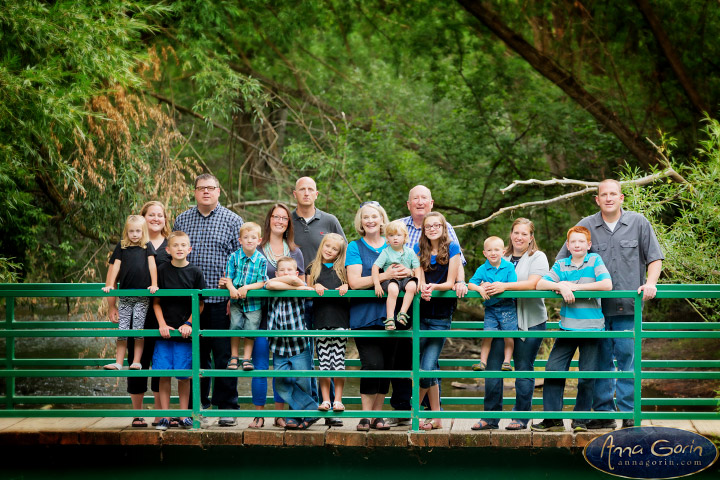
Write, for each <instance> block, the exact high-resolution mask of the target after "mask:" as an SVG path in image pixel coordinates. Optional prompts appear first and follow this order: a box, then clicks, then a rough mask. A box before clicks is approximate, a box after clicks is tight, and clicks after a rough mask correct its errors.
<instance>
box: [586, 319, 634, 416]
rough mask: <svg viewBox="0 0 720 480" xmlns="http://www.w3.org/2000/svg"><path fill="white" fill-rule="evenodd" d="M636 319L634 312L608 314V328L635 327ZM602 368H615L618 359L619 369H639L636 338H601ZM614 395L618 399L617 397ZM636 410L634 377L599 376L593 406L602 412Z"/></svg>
mask: <svg viewBox="0 0 720 480" xmlns="http://www.w3.org/2000/svg"><path fill="white" fill-rule="evenodd" d="M634 327H635V320H634V318H633V316H632V315H618V316H615V317H605V330H607V331H620V330H632V329H633V328H634ZM598 342H599V343H600V346H599V347H598V370H600V371H603V372H613V371H615V365H614V363H613V359H614V360H617V369H618V370H621V371H623V372H632V371H633V370H634V368H635V346H634V344H633V339H632V338H601V339H599V340H598ZM613 396H616V397H617V399H616V400H613ZM616 403H617V410H619V411H621V412H632V411H633V406H634V405H635V402H634V397H633V379H632V378H620V379H615V378H598V379H597V380H595V396H594V398H593V409H594V410H596V411H598V412H614V411H615V410H616V408H615V405H616Z"/></svg>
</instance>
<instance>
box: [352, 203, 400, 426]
mask: <svg viewBox="0 0 720 480" xmlns="http://www.w3.org/2000/svg"><path fill="white" fill-rule="evenodd" d="M388 223H389V221H388V216H387V213H385V209H384V208H383V207H382V206H381V205H380V204H379V203H378V202H365V203H363V204H362V205H361V206H360V208H359V209H358V211H357V214H356V215H355V222H354V224H355V230H356V231H357V232H358V234H359V235H360V239H358V240H355V241H353V242H350V243H349V244H348V248H347V255H346V259H345V266H346V267H347V277H348V284H349V285H350V288H352V289H353V290H366V289H371V288H373V287H374V284H373V278H372V267H373V264H374V263H375V260H377V258H378V257H379V256H380V252H382V251H383V250H384V249H385V247H386V246H387V244H386V243H385V238H384V237H383V235H384V234H385V226H386V225H387V224H388ZM404 275H405V269H404V267H403V268H395V266H393V267H390V268H388V270H387V271H385V272H382V273H380V281H385V280H390V279H399V278H402V277H403V276H404ZM385 316H386V313H385V301H384V300H383V299H377V298H367V299H365V298H354V299H352V301H351V303H350V329H351V330H377V331H382V332H384V331H385V324H384V320H385ZM355 345H356V346H357V349H358V354H359V355H360V364H361V365H362V369H363V370H389V369H391V368H392V365H393V357H394V354H395V340H394V339H392V338H378V337H365V338H363V337H356V338H355ZM388 390H390V379H389V378H361V379H360V399H361V403H362V409H363V410H382V408H383V403H384V402H385V396H386V395H387V393H388ZM371 428H374V429H378V430H388V429H389V428H390V426H389V425H388V424H387V423H386V422H385V419H384V418H374V419H372V420H370V419H368V418H363V419H361V420H360V422H359V423H358V425H357V429H358V430H359V431H368V430H369V429H371Z"/></svg>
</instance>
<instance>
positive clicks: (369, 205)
mask: <svg viewBox="0 0 720 480" xmlns="http://www.w3.org/2000/svg"><path fill="white" fill-rule="evenodd" d="M366 208H371V209H373V210H375V211H376V212H378V213H379V214H380V218H382V223H381V224H380V235H385V227H386V226H387V224H388V223H390V219H388V216H387V212H385V209H384V208H383V207H382V205H380V204H379V203H378V202H365V203H363V204H362V205H360V208H359V209H358V211H357V213H356V214H355V221H354V222H353V225H354V226H355V231H356V232H357V233H358V234H359V235H360V236H361V237H364V236H365V229H364V228H363V226H362V211H363V210H364V209H366Z"/></svg>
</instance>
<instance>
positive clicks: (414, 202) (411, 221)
mask: <svg viewBox="0 0 720 480" xmlns="http://www.w3.org/2000/svg"><path fill="white" fill-rule="evenodd" d="M433 205H434V201H433V198H432V193H431V192H430V189H429V188H427V187H426V186H424V185H416V186H414V187H413V188H411V189H410V192H409V193H408V200H407V206H408V210H410V216H408V217H404V218H402V219H401V220H402V221H403V222H404V223H405V225H406V226H407V229H408V241H407V246H408V247H410V248H412V247H413V246H415V245H416V244H417V243H418V242H419V241H420V235H421V234H422V229H423V220H424V219H425V215H427V214H428V213H430V212H431V211H432V209H433ZM447 232H448V235H449V236H450V241H452V242H457V243H458V244H460V242H458V238H457V235H456V234H455V230H453V228H452V225H450V224H449V223H448V224H447ZM460 256H461V258H462V264H463V265H465V263H466V261H465V256H464V255H463V254H462V251H461V252H460ZM408 274H409V275H411V274H410V273H408ZM453 290H455V292H456V293H457V296H458V297H460V298H462V297H463V296H465V294H466V293H467V284H466V283H465V269H464V268H463V267H462V266H461V267H460V269H459V271H458V276H457V279H456V282H455V288H454V289H453ZM408 328H411V327H410V326H409V325H408ZM395 360H396V361H395V365H394V368H395V369H396V370H409V369H411V368H412V341H410V340H409V339H408V340H398V346H397V351H396V352H395ZM438 368H439V367H438ZM411 397H412V382H411V381H410V380H409V379H407V378H394V379H392V397H391V398H390V405H391V406H392V407H393V408H394V409H395V410H409V409H410V398H411ZM408 420H409V419H406V418H393V419H390V425H391V426H401V425H406V424H407V423H408Z"/></svg>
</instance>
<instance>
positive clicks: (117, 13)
mask: <svg viewBox="0 0 720 480" xmlns="http://www.w3.org/2000/svg"><path fill="white" fill-rule="evenodd" d="M690 7H692V8H690ZM653 14H654V16H653ZM658 18H659V19H660V20H659V21H658ZM668 18H673V19H674V20H673V22H669V21H667V20H666V19H668ZM0 26H1V27H2V28H1V29H0V32H1V33H0V48H1V49H2V52H3V56H2V57H1V58H0V193H2V195H1V196H0V202H2V205H0V225H2V228H3V230H4V231H8V232H11V233H10V234H8V235H5V236H4V237H3V238H2V239H0V254H2V255H4V256H5V257H8V258H14V259H15V260H14V261H15V262H16V263H19V264H21V265H22V270H21V272H22V274H23V275H24V276H25V278H31V279H34V280H37V279H48V280H54V281H60V280H65V279H74V280H77V279H80V278H90V277H92V276H93V275H96V274H97V273H98V272H97V271H95V270H94V269H93V265H95V263H94V262H93V261H89V260H88V259H92V258H97V259H100V260H102V259H103V256H102V255H99V256H98V255H97V254H98V253H104V252H105V251H106V250H107V241H108V240H109V239H112V238H113V237H114V236H116V235H117V234H118V232H119V229H120V226H121V225H122V221H123V219H124V217H125V216H126V215H127V214H129V213H131V212H135V211H136V210H137V208H138V206H139V205H140V204H142V203H143V202H144V201H145V200H148V199H154V198H157V199H160V200H163V201H165V202H166V203H168V204H169V205H170V206H171V212H172V213H177V212H178V211H180V210H181V209H183V208H185V207H186V206H187V205H188V202H189V201H190V200H191V197H190V195H189V193H190V189H189V188H187V185H188V183H189V180H190V179H191V177H192V176H193V175H194V174H195V173H197V172H198V171H200V170H204V171H211V172H213V173H215V174H216V175H217V176H218V177H219V178H220V180H221V183H222V188H223V196H222V197H221V201H223V202H225V203H226V204H228V205H230V206H232V208H234V209H235V210H236V211H238V213H240V214H241V215H242V216H243V217H245V218H247V219H252V220H258V219H260V218H262V217H263V216H264V214H265V211H266V208H267V203H263V201H267V202H271V201H276V200H284V201H291V200H292V196H291V194H290V191H291V189H292V184H293V181H294V179H295V178H297V177H298V176H301V175H311V176H313V177H314V178H316V180H317V181H318V184H319V189H320V192H321V197H320V199H319V206H320V207H321V208H323V209H326V210H330V211H332V212H333V213H335V214H337V215H338V217H339V218H340V220H341V222H342V223H343V225H344V226H345V227H346V231H348V232H352V228H351V224H352V217H353V214H354V212H355V210H356V209H357V207H358V205H359V203H360V202H361V201H364V200H368V199H374V200H378V201H380V202H381V203H382V204H383V205H385V206H386V207H387V209H388V211H389V213H390V216H391V217H399V216H403V215H406V214H407V211H406V208H405V201H406V195H407V191H408V190H409V189H410V188H411V187H412V186H414V185H415V184H418V183H422V184H426V185H427V186H428V187H430V188H431V189H432V191H433V195H434V197H435V201H436V204H435V209H436V210H439V211H441V212H443V213H445V214H446V215H447V216H448V218H449V220H450V221H451V222H452V223H455V224H459V223H465V222H470V221H473V220H477V219H479V218H484V217H486V216H488V215H490V214H491V213H492V212H494V211H496V210H498V209H499V208H501V207H503V206H507V205H511V204H516V203H520V202H527V201H533V200H541V199H543V198H546V197H548V196H553V195H555V194H556V193H560V192H561V190H560V188H559V187H557V188H548V189H544V190H540V189H523V190H521V189H517V190H513V191H510V192H508V193H506V194H503V193H501V192H500V188H502V187H504V186H505V185H507V184H509V183H510V182H512V181H513V180H516V179H521V180H522V179H529V178H550V177H571V178H580V179H585V180H600V179H602V178H605V177H613V176H617V175H618V174H620V173H621V172H623V171H627V170H624V169H626V168H630V169H631V170H630V171H631V172H633V174H637V175H645V174H647V173H649V170H651V169H652V168H654V167H653V166H655V165H657V164H658V163H657V162H658V156H657V155H656V154H655V153H654V149H652V146H651V145H650V144H649V143H648V142H647V141H646V137H650V138H657V137H658V136H659V134H658V131H663V132H667V135H669V136H672V137H674V138H676V139H677V140H676V142H675V146H674V152H675V153H674V155H675V157H674V158H675V162H676V163H677V164H679V165H686V166H687V168H690V169H691V170H692V169H694V168H696V167H697V168H698V169H700V170H698V171H702V168H701V167H703V166H704V165H705V164H706V163H708V164H709V160H708V157H707V156H705V155H700V156H698V157H697V158H695V159H691V157H692V155H693V153H694V152H695V150H696V149H697V148H698V147H701V144H700V143H699V142H698V135H697V132H698V129H699V126H700V120H701V118H702V113H701V111H702V110H703V108H704V107H706V108H707V111H708V114H709V115H710V116H711V117H712V116H714V113H716V111H717V106H718V101H719V99H720V85H719V84H718V82H717V78H716V75H714V72H715V71H716V70H717V64H716V58H717V55H716V54H717V53H718V52H717V48H718V46H717V44H716V42H714V41H713V40H714V38H716V37H717V35H718V33H720V31H719V30H720V12H718V9H716V8H712V2H711V1H710V0H704V1H700V2H672V1H670V0H652V1H651V2H648V1H647V0H636V1H635V2H625V3H622V2H620V3H618V2H609V3H608V2H601V1H599V0H586V1H583V2H561V1H549V2H548V1H539V0H514V1H512V2H505V1H503V2H499V1H497V2H483V3H478V2H470V1H464V0H462V1H458V2H431V1H429V0H417V1H414V2H398V1H395V0H389V1H388V0H384V1H375V0H371V1H360V0H350V1H342V2H341V1H338V0H308V1H304V2H290V1H287V0H273V1H271V2H267V1H259V0H249V1H244V2H235V1H230V0H225V1H210V0H179V1H176V2H172V3H166V2H160V1H155V0H135V1H133V2H126V1H120V0H111V1H108V2H91V1H78V2H69V1H61V2H54V3H47V2H39V1H30V0H20V1H17V2H5V4H3V7H2V8H0ZM500 27H502V28H500ZM503 29H504V30H503ZM502 32H505V33H504V34H503V33H502ZM688 32H692V33H693V35H688V34H687V33H688ZM511 39H515V40H517V41H516V42H513V41H510V40H511ZM520 40H522V42H520ZM550 67H552V68H550ZM683 72H684V74H683ZM551 73H552V74H551ZM563 79H565V80H563ZM566 80H567V81H566ZM570 81H572V84H573V85H574V87H573V88H572V89H568V85H569V82H570ZM700 107H703V108H700ZM598 109H600V110H602V111H603V112H606V113H604V114H603V115H599V114H598V112H599V111H600V110H598ZM618 132H626V133H625V134H623V135H624V136H623V135H620V134H619V133H618ZM639 152H640V153H642V154H640V153H639ZM626 166H627V167H626ZM678 168H679V167H678ZM686 173H687V174H688V176H691V175H689V173H690V172H686ZM693 178H694V177H693ZM658 188H660V187H659V186H658ZM668 188H669V187H668ZM258 204H259V206H258ZM678 205H683V206H684V207H687V208H690V209H694V207H689V206H688V205H687V204H685V203H682V204H680V203H678ZM637 207H638V208H641V207H642V208H644V207H645V206H644V205H639V204H638V205H637ZM593 208H594V207H593V204H592V202H591V200H590V199H589V198H583V199H581V200H578V201H573V202H568V203H565V204H562V205H559V206H553V207H548V208H543V209H539V208H536V209H528V210H522V211H517V214H518V215H524V216H529V217H531V218H533V220H535V222H536V224H537V226H538V232H537V236H538V239H539V241H540V243H541V245H543V246H546V248H547V249H548V250H549V251H553V250H556V249H557V248H558V247H559V244H560V243H561V242H562V240H561V239H562V235H563V233H564V230H565V228H566V226H567V225H570V224H573V223H574V222H575V221H576V220H577V219H578V218H580V217H581V216H583V215H586V214H588V213H590V212H591V211H592V209H593ZM682 212H683V208H680V206H677V207H675V206H673V207H672V208H669V207H668V209H666V210H663V212H662V214H660V215H659V216H658V217H657V220H658V222H660V223H661V224H662V225H665V226H667V227H668V230H667V231H665V230H664V232H665V234H667V235H674V234H675V231H674V230H672V228H671V227H672V226H673V225H674V222H675V220H676V218H677V219H682V214H683V213H682ZM510 221H511V218H509V217H508V216H505V217H500V218H499V219H498V220H496V221H493V222H491V223H489V224H487V225H484V226H482V227H477V228H472V229H470V228H466V229H460V230H459V231H458V233H459V234H460V236H461V240H462V243H463V246H464V248H465V249H466V251H467V256H468V258H469V260H470V263H471V265H474V264H477V263H478V262H479V261H480V256H479V254H480V251H481V250H482V248H481V245H482V240H483V238H484V237H485V236H487V235H489V234H499V235H502V236H505V235H506V234H507V232H506V230H507V227H508V225H509V224H510ZM677 233H678V234H679V231H678V232H677ZM673 241H674V240H673ZM668 272H670V270H668ZM699 273H700V272H692V275H695V274H699ZM83 275H85V277H83ZM672 278H675V277H672Z"/></svg>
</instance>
